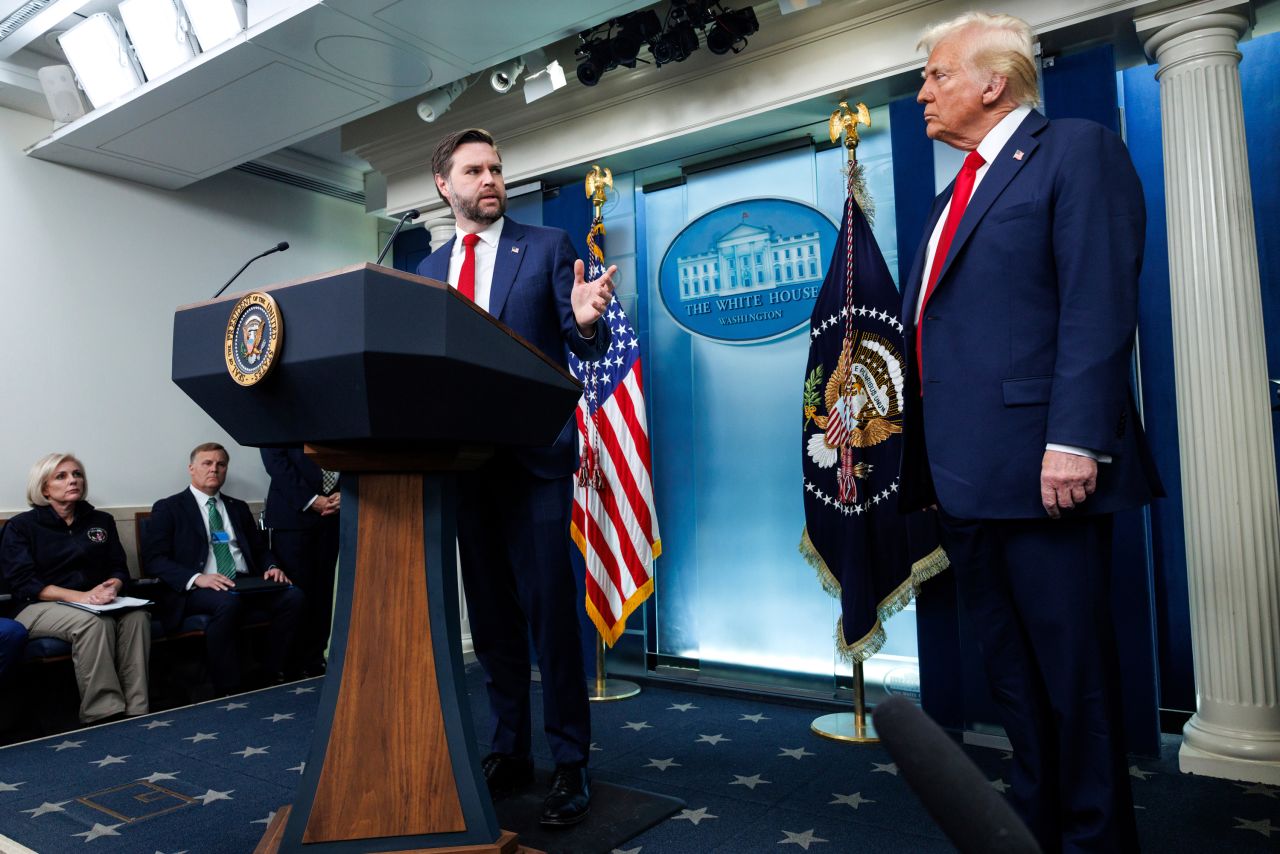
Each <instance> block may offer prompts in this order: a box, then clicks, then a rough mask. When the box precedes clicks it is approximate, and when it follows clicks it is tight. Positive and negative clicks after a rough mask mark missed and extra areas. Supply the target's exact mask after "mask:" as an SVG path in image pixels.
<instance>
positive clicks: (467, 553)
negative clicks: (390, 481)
mask: <svg viewBox="0 0 1280 854" xmlns="http://www.w3.org/2000/svg"><path fill="white" fill-rule="evenodd" d="M431 169H432V172H433V173H434V176H435V182H436V190H437V192H439V193H440V197H441V198H442V199H444V200H445V202H446V203H447V204H448V205H449V207H450V208H451V209H452V210H453V215H454V218H455V219H456V220H457V233H456V234H455V236H454V239H453V240H451V241H449V242H448V243H446V244H445V245H444V246H442V247H440V248H439V249H437V250H436V251H435V252H433V253H431V255H430V256H429V257H428V258H427V259H426V260H425V261H423V262H422V264H421V265H420V266H419V267H418V273H419V274H420V275H422V276H426V277H427V278H431V279H436V280H438V281H447V282H448V283H449V284H450V285H452V286H453V287H455V288H457V289H458V291H459V292H460V293H462V294H463V295H465V296H466V297H467V298H468V299H471V300H474V301H475V303H476V305H478V306H480V307H481V308H483V309H485V310H486V311H488V312H489V313H490V314H492V315H493V316H494V317H496V318H498V319H499V320H501V321H502V322H503V323H505V324H506V325H507V326H509V327H511V328H512V329H513V330H515V331H516V332H517V333H519V334H520V335H522V336H523V337H524V338H525V339H526V340H528V341H529V342H530V343H532V344H533V345H534V346H535V347H537V348H538V349H539V350H541V351H542V352H543V353H545V354H546V355H547V357H548V358H550V359H552V360H553V361H555V362H556V364H558V365H560V366H561V367H566V364H567V363H566V355H565V348H566V347H568V348H569V349H570V350H572V351H573V352H574V354H575V355H577V356H578V357H579V358H581V359H587V360H591V359H597V358H599V357H601V356H603V355H604V354H605V352H606V351H607V350H608V348H609V325H608V324H607V323H598V322H597V321H598V320H599V319H600V316H601V315H602V314H603V313H604V311H605V309H606V308H607V306H608V304H609V301H610V299H611V298H612V295H613V273H614V271H615V270H616V269H617V268H616V267H610V268H609V270H608V272H606V273H605V275H603V276H601V277H600V278H599V279H596V280H594V281H590V282H588V281H585V280H584V278H583V264H582V261H580V260H578V258H577V255H576V253H575V252H574V250H573V245H572V244H571V243H570V242H569V236H568V235H567V234H566V233H565V232H563V231H561V230H560V229H554V228H542V227H537V226H528V225H521V224H519V223H517V222H515V221H514V220H512V219H510V218H507V217H505V216H504V215H503V214H504V213H505V212H506V208H507V194H506V186H505V185H504V183H503V179H502V157H501V155H500V154H499V152H498V146H497V143H495V142H494V139H493V137H492V136H491V135H490V134H489V133H488V132H487V131H484V130H480V129H479V128H471V129H468V130H463V131H457V132H455V133H452V134H449V135H448V136H446V137H445V138H444V139H442V140H441V141H440V143H439V145H437V146H436V150H435V153H434V154H433V155H432V158H431ZM577 467H578V449H577V426H576V424H575V423H574V421H573V419H572V418H571V419H570V420H569V421H568V422H566V423H565V425H564V429H563V430H561V431H560V435H559V437H557V438H556V440H555V442H553V443H552V444H550V445H548V446H546V447H541V448H519V449H513V450H510V451H506V452H503V453H500V454H499V455H498V456H497V457H495V458H494V459H493V460H491V461H490V462H489V463H488V464H486V465H485V466H484V467H483V468H481V469H480V470H479V471H477V472H475V473H473V474H471V475H468V476H466V477H463V478H460V482H459V488H458V544H459V547H460V550H461V553H462V582H463V587H464V588H465V590H466V595H467V611H468V614H469V617H470V621H471V634H472V638H473V640H474V642H475V647H476V657H477V658H479V659H480V664H481V665H482V666H483V667H484V671H485V676H486V684H487V688H488V692H489V706H490V709H491V711H492V716H493V731H492V734H491V750H492V752H491V753H490V754H489V755H488V756H486V757H485V758H484V761H483V763H482V768H483V770H484V776H485V780H486V782H487V783H488V785H489V791H490V793H491V794H492V795H493V796H494V797H495V798H498V797H502V796H503V795H506V794H509V793H511V792H513V791H515V790H517V789H519V788H522V787H524V786H527V785H528V784H529V783H531V782H532V781H533V759H532V750H531V732H530V730H531V727H530V701H529V687H530V678H529V641H528V638H529V636H530V633H532V637H533V645H534V650H535V652H536V654H537V658H538V670H539V672H540V674H541V677H542V692H543V717H544V719H545V730H546V734H547V742H548V743H549V745H550V747H551V754H552V756H553V758H554V759H555V763H556V771H555V775H554V777H553V778H552V782H551V790H550V792H549V794H548V795H547V798H546V802H545V803H544V805H543V811H542V823H543V824H544V825H547V826H552V827H555V826H564V825H571V824H576V823H577V822H579V821H581V820H582V819H583V818H585V817H586V815H587V810H588V808H589V805H590V790H589V788H588V783H587V758H588V755H589V751H590V748H591V714H590V708H589V706H588V701H587V683H586V673H585V671H584V669H583V661H582V647H581V641H580V634H579V630H578V601H577V588H576V585H575V583H574V578H573V571H572V569H571V566H570V563H569V543H570V540H569V512H570V501H571V498H572V484H571V480H570V478H571V476H572V474H573V472H574V471H575V470H576V469H577Z"/></svg>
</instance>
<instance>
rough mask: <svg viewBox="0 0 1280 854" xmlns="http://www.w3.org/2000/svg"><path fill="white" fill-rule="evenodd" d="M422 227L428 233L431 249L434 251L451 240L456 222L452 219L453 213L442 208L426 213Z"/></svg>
mask: <svg viewBox="0 0 1280 854" xmlns="http://www.w3.org/2000/svg"><path fill="white" fill-rule="evenodd" d="M422 227H423V228H425V229H426V230H427V231H428V232H430V234H431V248H432V250H436V249H439V248H440V247H441V246H444V245H445V244H446V243H448V242H449V241H450V240H453V235H454V233H455V230H456V228H457V220H455V219H454V218H453V211H451V210H449V209H448V208H444V209H442V210H439V211H433V212H431V213H428V214H427V219H426V220H425V221H424V222H423V224H422Z"/></svg>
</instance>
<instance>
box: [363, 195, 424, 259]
mask: <svg viewBox="0 0 1280 854" xmlns="http://www.w3.org/2000/svg"><path fill="white" fill-rule="evenodd" d="M421 215H422V214H420V213H418V209H417V208H411V209H410V210H407V211H405V212H404V216H402V217H400V221H399V222H397V223H396V228H395V231H393V232H391V236H390V237H388V238H387V242H386V243H384V244H383V245H382V251H381V252H379V253H378V260H377V261H374V262H373V263H375V264H381V263H382V259H383V258H386V257H387V250H388V249H390V248H391V244H392V243H395V242H396V235H398V234H399V233H400V229H402V228H404V224H405V223H406V222H413V221H414V220H415V219H417V218H418V217H420V216H421Z"/></svg>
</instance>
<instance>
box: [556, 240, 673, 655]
mask: <svg viewBox="0 0 1280 854" xmlns="http://www.w3.org/2000/svg"><path fill="white" fill-rule="evenodd" d="M587 255H588V259H587V279H588V280H591V279H596V278H599V277H600V276H602V275H604V272H605V263H604V223H603V221H601V220H600V219H598V218H597V219H596V220H595V221H594V222H593V223H592V224H591V231H590V232H588V234H587ZM603 319H604V321H605V322H606V323H608V324H609V327H610V330H611V331H612V333H613V336H612V341H611V343H610V344H609V352H608V353H606V354H605V356H604V357H603V358H602V359H599V360H598V361H595V362H583V361H581V360H579V359H578V358H577V357H575V356H574V355H573V354H572V353H571V354H570V355H569V369H570V370H571V371H573V375H574V376H575V377H577V378H578V379H579V380H581V381H582V384H583V392H582V399H581V400H579V401H578V448H579V451H580V456H581V460H582V462H581V467H580V468H579V470H578V477H577V480H576V482H575V485H574V490H573V521H572V524H571V526H570V535H571V536H572V537H573V541H574V542H575V543H577V544H578V548H579V550H581V552H582V557H583V559H584V560H585V561H586V565H587V579H586V581H587V596H586V607H587V614H588V615H589V616H590V617H591V620H592V622H594V623H595V625H596V629H597V630H598V631H599V632H600V637H601V638H603V639H604V641H605V643H607V644H609V645H610V646H613V644H614V642H615V641H616V640H617V639H618V638H619V637H620V636H621V635H622V631H623V629H624V628H626V622H627V617H628V616H630V614H631V612H632V611H634V610H635V609H636V608H637V607H639V606H640V604H641V603H642V602H644V600H645V599H647V598H649V595H650V594H651V593H653V559H654V558H656V557H657V556H658V555H660V554H661V553H662V540H661V538H660V537H659V535H658V519H657V515H656V514H655V513H654V509H653V477H652V475H653V468H652V465H651V464H650V456H649V425H648V421H647V419H646V417H645V408H644V385H643V382H642V381H641V373H640V343H639V341H638V340H637V339H636V333H635V330H634V329H633V328H632V326H631V322H630V321H629V320H627V315H626V312H624V311H623V310H622V306H621V305H619V304H618V302H617V301H616V300H615V301H614V302H613V303H611V304H610V306H609V310H608V312H607V313H606V314H605V316H604V318H603Z"/></svg>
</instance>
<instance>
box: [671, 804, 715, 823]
mask: <svg viewBox="0 0 1280 854" xmlns="http://www.w3.org/2000/svg"><path fill="white" fill-rule="evenodd" d="M719 817H720V816H718V815H712V814H711V813H709V812H707V808H706V807H698V808H697V809H696V810H680V815H676V816H672V817H671V820H672V821H687V822H691V823H692V824H694V825H697V823H698V822H700V821H702V820H703V819H705V818H719Z"/></svg>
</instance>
